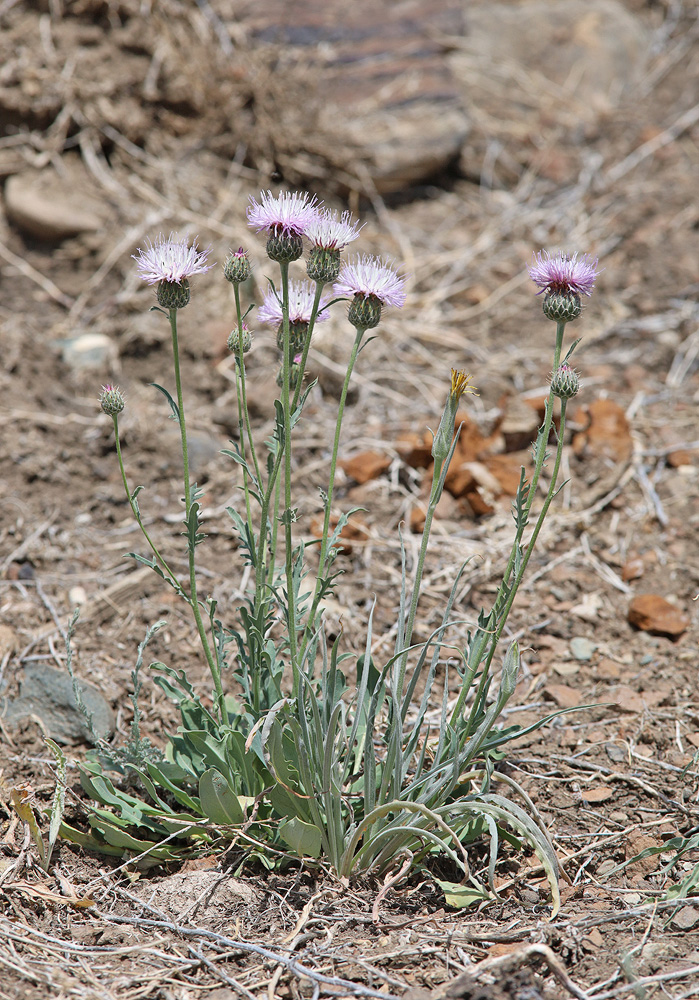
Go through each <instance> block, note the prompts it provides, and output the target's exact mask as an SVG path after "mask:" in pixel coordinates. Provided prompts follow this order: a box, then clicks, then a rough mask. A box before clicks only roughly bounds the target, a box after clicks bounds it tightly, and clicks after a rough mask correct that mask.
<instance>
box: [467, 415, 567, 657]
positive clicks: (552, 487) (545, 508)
mask: <svg viewBox="0 0 699 1000" xmlns="http://www.w3.org/2000/svg"><path fill="white" fill-rule="evenodd" d="M567 403H568V400H567V399H561V422H560V428H559V431H558V444H557V446H556V458H555V461H554V463H553V472H552V473H551V482H550V483H549V488H548V491H547V493H546V499H545V500H544V503H543V505H542V508H541V510H540V512H539V516H538V518H537V519H536V524H535V525H534V530H533V532H532V535H531V538H530V539H529V543H528V544H527V548H526V550H525V552H524V555H523V556H522V561H521V563H520V567H519V570H518V572H517V575H516V576H515V579H514V582H513V584H512V587H511V589H510V593H509V596H508V598H507V601H506V603H505V606H504V608H503V611H502V615H501V618H500V621H499V622H498V625H497V628H496V630H495V634H494V635H493V637H492V639H491V643H490V652H489V653H488V658H487V660H486V661H485V667H484V670H483V672H484V674H487V673H488V671H489V668H490V664H491V663H492V661H493V656H494V655H495V649H496V647H497V645H498V642H499V640H500V637H501V635H502V632H503V629H504V628H505V624H506V622H507V618H508V615H509V613H510V611H511V609H512V605H513V604H514V600H515V597H516V596H517V591H518V590H519V586H520V584H521V582H522V579H523V577H524V574H525V572H526V569H527V565H528V563H529V560H530V558H531V555H532V552H533V551H534V546H535V545H536V540H537V538H538V537H539V532H540V531H541V529H542V527H543V524H544V521H545V520H546V515H547V514H548V512H549V507H550V506H551V502H552V501H553V498H554V496H555V495H556V493H557V490H556V482H557V480H558V473H559V471H560V468H561V459H562V457H563V440H564V434H565V425H566V405H567Z"/></svg>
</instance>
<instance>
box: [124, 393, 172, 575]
mask: <svg viewBox="0 0 699 1000" xmlns="http://www.w3.org/2000/svg"><path fill="white" fill-rule="evenodd" d="M112 421H113V423H114V440H115V443H116V453H117V459H118V461H119V469H120V471H121V481H122V483H123V484H124V492H125V493H126V499H127V500H128V501H129V506H130V507H131V512H132V514H133V516H134V517H135V518H136V523H137V524H138V526H139V528H140V529H141V533H142V534H143V537H144V538H145V540H146V541H147V542H148V545H149V546H150V550H151V552H152V553H153V555H154V556H155V558H156V559H157V560H158V562H159V563H160V565H161V566H162V567H163V569H164V570H165V572H166V573H167V575H168V577H169V578H170V579H169V582H170V583H171V584H172V586H173V587H174V588H175V590H177V591H178V592H179V593H180V594H184V590H183V589H182V584H181V583H180V582H179V580H178V579H177V577H176V576H175V574H174V573H173V571H172V570H171V569H170V567H169V566H168V564H167V563H166V561H165V559H164V558H163V557H162V555H161V554H160V551H159V550H158V549H157V548H156V546H155V544H154V543H153V540H152V539H151V537H150V535H149V534H148V531H147V530H146V528H145V525H144V524H143V521H142V520H141V512H140V510H139V509H138V504H137V503H136V500H135V499H134V497H133V495H132V493H131V491H130V490H129V484H128V481H127V479H126V470H125V468H124V460H123V457H122V454H121V441H120V439H119V418H118V416H117V414H116V413H113V414H112Z"/></svg>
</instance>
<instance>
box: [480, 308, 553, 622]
mask: <svg viewBox="0 0 699 1000" xmlns="http://www.w3.org/2000/svg"><path fill="white" fill-rule="evenodd" d="M565 326H566V321H565V320H562V321H559V322H558V323H557V324H556V344H555V347H554V352H553V371H556V369H557V368H558V367H559V365H560V362H561V349H562V347H563V334H564V332H565ZM553 401H554V395H553V393H552V392H549V395H548V399H547V400H546V408H545V414H544V423H543V427H542V429H541V438H540V440H541V447H540V448H539V450H538V452H537V454H536V456H535V462H534V472H533V473H532V479H531V483H530V484H529V492H528V494H527V502H526V504H525V505H524V517H523V518H522V523H521V526H520V529H519V531H518V532H517V536H516V538H515V541H514V544H513V546H512V551H511V552H510V558H509V560H508V563H507V566H506V568H505V573H504V575H503V578H502V583H501V584H500V589H499V590H498V593H497V596H496V598H495V601H494V603H493V608H494V609H495V610H496V611H497V610H498V609H499V607H500V605H501V604H502V600H503V597H504V593H505V588H506V587H508V586H509V581H510V577H511V575H512V571H513V569H514V564H515V559H516V557H517V552H518V549H519V544H520V542H521V539H522V534H523V532H524V529H525V527H526V526H527V523H528V522H529V514H530V511H531V509H532V504H533V503H534V497H535V496H536V490H537V487H538V485H539V479H540V477H541V471H542V469H543V467H544V464H545V461H546V449H547V447H548V440H549V435H550V433H551V426H552V423H553Z"/></svg>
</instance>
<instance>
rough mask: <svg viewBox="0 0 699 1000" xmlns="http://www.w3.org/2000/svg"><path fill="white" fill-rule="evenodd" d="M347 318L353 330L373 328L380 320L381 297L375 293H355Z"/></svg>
mask: <svg viewBox="0 0 699 1000" xmlns="http://www.w3.org/2000/svg"><path fill="white" fill-rule="evenodd" d="M347 318H348V319H349V321H350V323H351V324H352V326H353V327H354V328H355V330H373V329H374V327H376V326H378V325H379V322H380V321H381V299H380V298H378V296H376V295H355V296H354V298H353V299H352V301H351V302H350V307H349V313H348V314H347Z"/></svg>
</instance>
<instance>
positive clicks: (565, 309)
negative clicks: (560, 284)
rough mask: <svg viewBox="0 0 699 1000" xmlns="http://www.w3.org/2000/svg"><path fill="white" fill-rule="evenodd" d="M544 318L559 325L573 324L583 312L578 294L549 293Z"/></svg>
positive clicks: (545, 299)
mask: <svg viewBox="0 0 699 1000" xmlns="http://www.w3.org/2000/svg"><path fill="white" fill-rule="evenodd" d="M543 309H544V316H546V318H547V319H552V320H555V321H556V322H557V323H572V321H573V320H574V319H577V318H578V316H579V315H580V313H581V312H582V304H581V302H580V296H579V295H578V294H577V292H547V293H546V295H545V296H544V305H543Z"/></svg>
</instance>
